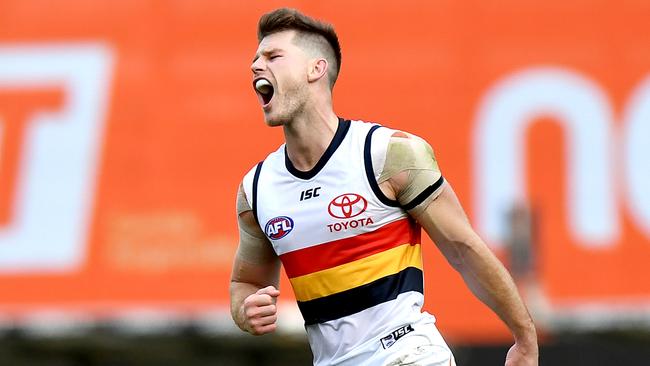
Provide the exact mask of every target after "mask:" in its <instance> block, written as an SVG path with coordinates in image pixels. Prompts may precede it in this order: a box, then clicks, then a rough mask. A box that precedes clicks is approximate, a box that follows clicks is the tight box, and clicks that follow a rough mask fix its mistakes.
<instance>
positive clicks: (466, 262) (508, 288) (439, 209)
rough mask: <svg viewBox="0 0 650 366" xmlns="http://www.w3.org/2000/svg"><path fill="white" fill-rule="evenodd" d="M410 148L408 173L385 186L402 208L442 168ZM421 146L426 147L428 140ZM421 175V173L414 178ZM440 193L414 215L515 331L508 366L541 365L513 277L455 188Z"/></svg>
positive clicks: (400, 172)
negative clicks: (481, 234) (475, 226)
mask: <svg viewBox="0 0 650 366" xmlns="http://www.w3.org/2000/svg"><path fill="white" fill-rule="evenodd" d="M394 138H395V137H394ZM398 143H399V144H401V145H403V146H407V145H405V144H404V143H403V142H398ZM410 143H411V145H413V146H411V147H409V148H408V149H403V150H404V151H403V152H402V155H403V156H402V157H401V161H406V162H407V163H406V164H404V166H405V169H399V168H395V167H393V168H392V170H393V171H394V173H392V174H390V177H386V179H385V180H384V181H383V182H381V184H380V187H381V189H382V191H383V192H384V194H385V195H386V196H387V197H388V198H391V199H397V200H398V201H399V202H400V204H402V205H405V204H407V203H408V202H409V201H410V200H412V197H413V196H415V194H414V193H413V191H414V190H415V191H416V192H422V191H423V189H424V187H427V186H429V185H431V184H432V183H433V181H434V179H435V178H436V177H438V176H439V175H438V174H434V173H436V172H438V167H437V164H436V163H435V157H433V153H432V151H431V150H430V148H429V149H426V148H423V146H421V144H420V143H418V142H417V141H413V140H411V141H410ZM422 143H424V144H426V143H425V142H423V140H422ZM425 147H428V144H426V146H425ZM394 150H395V149H394ZM423 151H424V152H427V151H428V153H430V154H431V156H430V159H429V162H427V161H426V159H423V158H422V154H424V152H423ZM389 152H390V151H389ZM409 155H414V157H410V156H409ZM389 158H391V156H387V159H386V164H387V165H388V164H389ZM418 159H419V160H418ZM420 162H424V163H425V164H424V165H423V164H422V163H420ZM431 162H433V163H431ZM427 165H428V166H427ZM427 171H428V172H429V173H426V172H427ZM416 172H418V174H414V173H416ZM423 172H424V173H423ZM405 192H406V193H407V194H405ZM436 193H437V195H436V194H434V195H432V196H431V197H429V198H427V199H424V200H423V201H422V203H421V204H419V205H417V206H416V207H415V208H414V209H411V210H410V211H409V213H410V214H411V215H412V216H413V217H414V218H415V219H416V220H417V221H418V222H419V223H420V225H422V227H423V228H424V230H425V231H426V232H427V234H428V235H429V237H430V238H431V239H432V240H433V241H434V242H435V244H436V246H437V247H438V248H439V249H440V251H441V252H442V254H443V255H444V256H445V258H446V259H447V261H448V262H449V263H450V264H451V265H452V266H453V267H454V269H456V270H457V271H458V272H459V273H460V275H461V276H462V277H463V280H464V281H465V283H466V284H467V286H468V287H469V289H470V290H471V291H472V293H473V294H474V295H475V296H476V297H477V298H478V299H479V300H481V301H482V302H483V303H485V304H486V305H487V306H489V307H490V308H491V309H492V310H493V311H494V312H495V313H496V314H497V315H498V316H499V317H500V318H501V319H502V320H503V322H504V323H505V324H506V325H507V326H508V328H509V329H510V331H511V332H512V334H513V336H514V339H515V344H514V345H513V346H512V348H511V349H510V351H509V352H508V355H507V356H506V363H505V364H506V366H534V365H537V363H538V353H539V351H538V346H537V334H536V331H535V326H534V324H533V320H532V318H531V317H530V314H529V313H528V310H527V309H526V306H525V305H524V303H523V301H522V299H521V297H520V296H519V293H518V291H517V288H516V286H515V284H514V281H513V280H512V278H511V277H510V274H509V273H508V271H507V270H506V269H505V268H504V267H503V265H502V264H501V262H500V261H499V260H498V259H497V258H496V257H495V256H494V254H493V253H492V252H491V251H490V249H489V248H488V247H487V245H486V244H485V242H483V240H481V238H480V237H479V236H478V234H476V232H475V231H474V229H473V228H472V227H471V225H470V223H469V220H468V219H467V216H466V215H465V212H464V211H463V208H462V207H461V205H460V203H459V201H458V198H457V197H456V194H455V193H454V191H453V189H452V188H451V186H450V185H449V184H448V183H447V182H445V183H443V186H442V188H441V189H439V190H437V191H436ZM403 198H404V199H403Z"/></svg>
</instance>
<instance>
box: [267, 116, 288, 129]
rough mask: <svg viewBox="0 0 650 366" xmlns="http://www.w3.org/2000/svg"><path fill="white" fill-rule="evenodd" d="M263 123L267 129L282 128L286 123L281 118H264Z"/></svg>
mask: <svg viewBox="0 0 650 366" xmlns="http://www.w3.org/2000/svg"><path fill="white" fill-rule="evenodd" d="M264 122H266V125H267V126H269V127H277V126H284V124H285V122H286V121H285V119H282V118H273V117H265V118H264Z"/></svg>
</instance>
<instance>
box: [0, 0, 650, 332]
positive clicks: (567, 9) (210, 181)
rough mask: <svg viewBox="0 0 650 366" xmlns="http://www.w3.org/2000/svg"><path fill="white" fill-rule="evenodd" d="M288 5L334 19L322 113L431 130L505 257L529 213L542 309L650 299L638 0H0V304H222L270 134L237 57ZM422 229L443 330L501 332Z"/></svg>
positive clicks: (642, 9) (649, 196) (429, 287)
mask: <svg viewBox="0 0 650 366" xmlns="http://www.w3.org/2000/svg"><path fill="white" fill-rule="evenodd" d="M283 5H288V6H294V7H298V8H300V9H302V10H303V11H305V12H306V13H308V14H311V15H314V16H316V17H320V18H323V19H326V20H328V21H330V22H332V23H333V24H334V25H335V26H336V29H337V31H338V32H339V37H340V39H341V43H342V48H343V62H342V72H341V76H340V79H339V81H338V84H337V86H336V89H335V94H334V100H335V110H336V111H337V113H339V115H341V116H343V117H346V118H351V119H364V120H370V121H378V122H381V123H383V124H386V125H388V126H391V127H394V128H401V129H404V130H407V131H410V132H413V133H416V134H418V135H420V136H422V137H424V138H426V139H427V140H428V141H429V142H430V143H431V144H432V146H433V147H434V149H435V150H436V155H437V157H438V160H439V162H440V165H441V168H442V171H443V174H444V175H445V177H446V178H447V179H448V180H449V181H450V182H451V184H452V185H453V186H454V189H455V190H456V192H457V194H458V195H459V197H460V198H461V201H462V203H463V205H464V206H465V208H466V210H467V211H468V213H469V215H470V217H471V218H472V221H473V223H474V224H475V226H476V228H477V230H478V231H479V232H481V234H482V235H483V236H484V237H485V238H486V240H488V242H489V243H490V244H491V245H492V246H493V247H494V248H495V250H496V251H497V252H498V253H500V254H505V252H506V250H505V247H504V241H505V239H504V237H505V231H504V227H505V225H506V224H507V223H506V212H507V210H508V209H509V208H510V207H511V206H512V205H514V204H516V203H518V202H528V203H529V205H530V206H531V207H533V208H534V212H535V214H536V218H537V221H536V222H537V224H538V226H537V230H536V232H537V236H536V239H537V240H536V241H535V247H534V255H535V258H536V267H535V269H536V272H535V279H536V283H537V284H538V287H537V288H538V290H539V292H540V293H541V294H543V295H542V297H543V299H544V303H545V304H546V305H545V306H547V308H548V309H551V313H549V314H551V315H552V309H556V308H558V309H561V308H562V307H563V306H568V305H571V304H597V305H598V306H601V307H603V308H605V309H617V308H620V306H623V307H624V308H625V309H633V311H638V312H640V313H647V312H648V311H649V310H648V309H649V305H648V303H650V281H647V277H648V276H647V269H646V268H647V265H646V263H647V262H648V259H650V193H649V192H650V189H648V187H650V163H649V162H650V150H649V148H648V147H647V146H650V144H648V142H650V81H648V80H650V79H648V77H649V76H650V48H648V46H647V45H648V44H650V23H649V22H648V21H647V20H648V19H650V6H649V5H648V4H646V2H642V1H637V2H627V3H626V4H625V6H622V5H621V4H620V3H619V2H614V1H605V2H597V3H594V2H585V1H574V2H563V1H548V2H545V3H544V4H534V5H533V4H532V3H525V2H518V1H505V2H499V3H498V4H496V3H485V2H463V3H461V2H455V1H438V2H385V3H384V2H370V1H364V2H354V3H349V2H342V1H331V2H328V3H326V4H325V3H323V4H316V3H312V2H307V1H293V2H288V3H287V2H282V3H281V2H256V3H234V2H226V1H224V2H221V1H161V2H150V1H128V2H115V1H79V0H63V1H58V2H50V3H43V2H39V1H32V0H3V1H2V2H0V126H1V127H0V138H1V139H2V140H1V143H0V149H1V150H0V294H2V295H1V298H2V300H1V301H0V311H2V312H4V313H5V314H9V315H10V316H15V317H20V316H23V315H24V314H27V313H29V312H30V311H34V310H35V309H43V308H55V309H63V310H66V309H71V310H82V311H85V312H89V313H91V314H96V315H104V314H110V313H111V312H112V311H115V310H116V309H123V308H129V307H139V306H152V307H160V308H173V309H180V310H182V311H187V312H199V311H202V310H204V309H209V308H222V309H224V311H225V309H226V307H227V306H228V279H229V275H230V263H231V260H232V256H233V254H234V251H235V249H236V242H237V230H236V220H235V216H234V200H235V192H236V190H237V186H238V184H239V182H240V180H241V178H242V177H243V174H244V173H245V172H246V171H248V169H250V168H251V167H252V166H253V164H255V163H256V162H257V161H259V160H260V159H262V158H263V157H264V156H265V155H266V154H267V153H268V152H269V151H272V150H273V149H275V148H276V147H277V146H278V145H279V144H280V143H282V134H281V131H280V130H278V129H269V128H267V127H265V126H264V124H263V120H262V114H261V111H260V107H259V105H258V102H257V98H256V97H255V95H254V93H253V90H252V86H251V72H250V63H251V60H252V56H253V53H254V51H255V48H256V45H257V42H256V36H255V27H256V22H257V19H258V18H259V16H260V15H261V14H263V13H264V12H266V11H269V10H271V9H273V8H274V7H276V6H283ZM429 244H430V243H429ZM426 247H428V249H425V271H426V291H427V304H426V308H427V309H428V310H429V311H431V312H433V313H434V314H436V316H437V317H438V319H439V320H438V321H439V324H440V327H441V328H442V329H443V332H444V333H445V334H447V335H448V336H449V337H450V338H451V339H452V340H469V341H494V340H502V339H505V337H507V332H506V330H505V327H504V326H503V325H501V324H500V323H499V321H498V319H497V318H496V316H494V315H493V314H492V313H491V312H490V311H489V310H487V309H486V308H485V307H484V306H483V305H481V304H480V303H479V302H478V301H477V300H476V299H474V298H473V297H472V296H471V294H470V293H469V291H468V290H467V289H466V288H465V286H464V285H463V283H462V281H461V279H460V277H459V276H458V275H457V274H455V273H454V272H453V270H451V269H450V267H449V265H447V264H446V263H445V262H444V259H443V258H442V257H441V255H440V254H439V253H438V251H437V250H436V249H435V246H434V245H427V246H426ZM504 258H505V257H504ZM284 288H287V289H288V283H286V282H285V283H284ZM289 292H290V291H286V290H285V292H284V294H283V296H284V297H286V298H289V299H290V298H291V295H290V294H289ZM548 309H547V310H548ZM615 311H616V310H612V313H614V318H615ZM547 315H548V314H547ZM544 319H545V318H544ZM544 319H542V321H543V320H544Z"/></svg>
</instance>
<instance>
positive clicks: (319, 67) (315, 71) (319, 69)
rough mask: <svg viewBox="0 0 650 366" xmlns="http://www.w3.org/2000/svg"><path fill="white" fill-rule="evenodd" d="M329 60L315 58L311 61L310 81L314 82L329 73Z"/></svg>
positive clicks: (308, 74) (308, 77)
mask: <svg viewBox="0 0 650 366" xmlns="http://www.w3.org/2000/svg"><path fill="white" fill-rule="evenodd" d="M328 67H329V65H328V64H327V60H326V59H324V58H315V59H313V60H311V62H310V63H309V70H308V73H307V80H308V81H309V82H310V83H313V82H315V81H317V80H319V79H321V78H323V77H324V76H325V74H327V68H328Z"/></svg>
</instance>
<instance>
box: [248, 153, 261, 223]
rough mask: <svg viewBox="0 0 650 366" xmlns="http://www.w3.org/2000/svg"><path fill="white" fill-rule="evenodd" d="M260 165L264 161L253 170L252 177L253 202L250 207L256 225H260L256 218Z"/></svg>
mask: <svg viewBox="0 0 650 366" xmlns="http://www.w3.org/2000/svg"><path fill="white" fill-rule="evenodd" d="M262 164H264V160H262V161H260V162H259V163H258V164H257V167H256V168H255V175H254V176H253V202H252V205H251V208H252V209H253V216H255V221H257V224H258V225H259V224H260V220H259V219H258V218H257V183H258V182H259V180H260V172H261V171H262Z"/></svg>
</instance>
